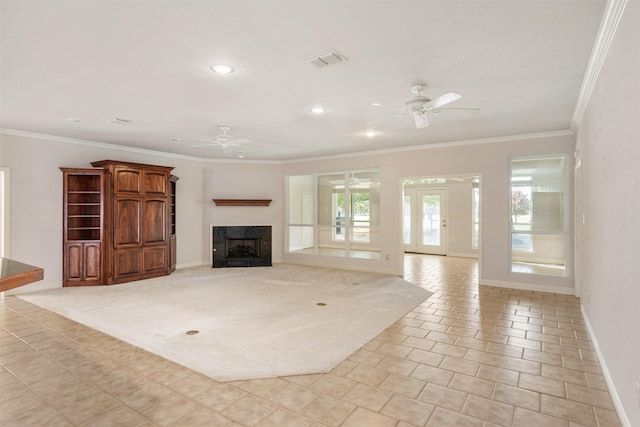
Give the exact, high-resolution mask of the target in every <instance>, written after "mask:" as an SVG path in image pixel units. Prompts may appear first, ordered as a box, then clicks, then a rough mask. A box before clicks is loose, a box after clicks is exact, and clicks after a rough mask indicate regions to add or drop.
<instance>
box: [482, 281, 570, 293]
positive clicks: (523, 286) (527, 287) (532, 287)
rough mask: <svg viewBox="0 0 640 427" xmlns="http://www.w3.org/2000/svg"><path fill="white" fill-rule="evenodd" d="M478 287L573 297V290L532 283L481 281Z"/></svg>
mask: <svg viewBox="0 0 640 427" xmlns="http://www.w3.org/2000/svg"><path fill="white" fill-rule="evenodd" d="M479 285H485V286H495V287H498V288H511V289H518V290H521V291H537V292H548V293H552V294H562V295H573V294H574V292H575V291H574V289H573V287H571V288H565V287H561V286H551V285H537V284H534V283H521V282H505V281H502V280H482V282H481V283H479Z"/></svg>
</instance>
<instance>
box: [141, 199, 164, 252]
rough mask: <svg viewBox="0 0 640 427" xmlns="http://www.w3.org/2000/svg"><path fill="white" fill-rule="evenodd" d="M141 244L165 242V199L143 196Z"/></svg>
mask: <svg viewBox="0 0 640 427" xmlns="http://www.w3.org/2000/svg"><path fill="white" fill-rule="evenodd" d="M143 204H144V207H143V220H142V223H143V224H144V225H143V227H144V237H143V242H142V243H143V244H145V245H148V244H153V243H166V242H167V199H166V198H158V199H150V198H145V199H144V201H143Z"/></svg>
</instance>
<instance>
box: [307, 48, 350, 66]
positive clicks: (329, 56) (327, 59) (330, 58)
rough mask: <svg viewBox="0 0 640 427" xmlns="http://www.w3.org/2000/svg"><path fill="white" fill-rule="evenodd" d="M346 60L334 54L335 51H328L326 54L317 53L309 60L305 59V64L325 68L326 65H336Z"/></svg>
mask: <svg viewBox="0 0 640 427" xmlns="http://www.w3.org/2000/svg"><path fill="white" fill-rule="evenodd" d="M346 60H347V58H346V57H345V56H344V55H342V54H340V53H338V52H336V51H335V50H333V49H332V50H328V51H326V52H322V53H318V54H317V55H313V56H312V57H310V58H307V59H305V62H308V63H309V64H313V65H315V66H316V67H318V68H323V67H326V66H327V65H332V64H337V63H338V62H342V61H346Z"/></svg>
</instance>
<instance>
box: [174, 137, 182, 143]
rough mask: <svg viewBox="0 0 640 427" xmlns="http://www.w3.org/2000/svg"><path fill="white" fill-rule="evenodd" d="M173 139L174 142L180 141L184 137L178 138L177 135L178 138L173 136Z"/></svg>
mask: <svg viewBox="0 0 640 427" xmlns="http://www.w3.org/2000/svg"><path fill="white" fill-rule="evenodd" d="M171 140H172V141H173V142H180V141H182V138H177V137H176V138H171Z"/></svg>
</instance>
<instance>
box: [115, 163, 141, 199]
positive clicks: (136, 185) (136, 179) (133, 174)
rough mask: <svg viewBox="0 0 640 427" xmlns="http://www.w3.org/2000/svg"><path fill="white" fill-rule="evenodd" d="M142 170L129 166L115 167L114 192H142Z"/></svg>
mask: <svg viewBox="0 0 640 427" xmlns="http://www.w3.org/2000/svg"><path fill="white" fill-rule="evenodd" d="M142 182H143V181H142V170H140V169H137V168H132V167H128V166H116V167H114V168H113V192H114V194H115V195H116V196H118V195H133V194H138V195H140V194H142Z"/></svg>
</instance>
